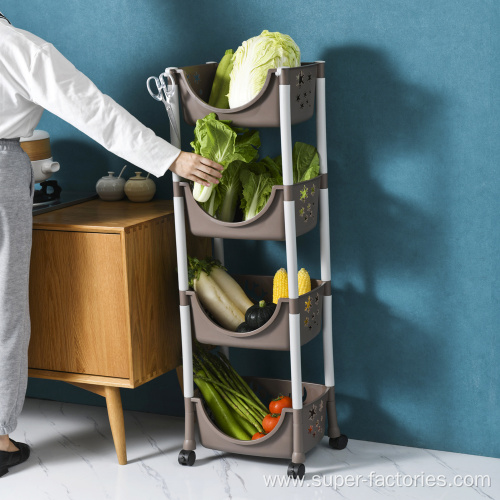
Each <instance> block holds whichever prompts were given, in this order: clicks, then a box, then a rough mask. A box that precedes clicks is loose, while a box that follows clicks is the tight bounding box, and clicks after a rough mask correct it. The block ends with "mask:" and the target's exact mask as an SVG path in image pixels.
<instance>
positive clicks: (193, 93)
mask: <svg viewBox="0 0 500 500" xmlns="http://www.w3.org/2000/svg"><path fill="white" fill-rule="evenodd" d="M217 66H218V64H217V63H207V64H199V65H197V66H186V67H184V68H179V69H176V70H172V71H174V72H175V73H176V76H177V83H178V85H179V89H180V97H181V103H182V108H183V111H184V119H185V120H186V122H187V123H188V124H189V125H194V124H195V123H196V120H198V119H200V118H204V117H205V116H207V115H208V114H209V113H216V114H217V116H218V118H219V119H220V120H231V121H232V122H233V125H237V126H240V127H279V126H280V111H279V88H278V87H279V81H278V78H277V77H276V76H275V73H276V69H270V70H268V72H267V77H266V81H265V83H264V86H263V87H262V89H261V91H260V92H259V93H258V94H257V95H256V96H255V97H254V98H253V99H252V100H251V101H250V102H248V103H247V104H245V105H243V106H239V107H237V108H232V109H220V108H214V107H213V106H210V105H209V104H208V100H209V97H210V92H211V90H212V83H213V81H214V76H215V72H216V70H217ZM282 71H286V72H287V80H288V82H289V83H290V112H291V122H292V125H295V124H297V123H302V122H304V121H306V120H309V119H310V118H311V117H312V116H313V113H314V106H315V104H314V103H315V97H316V79H317V77H318V76H319V74H320V73H321V72H322V71H324V70H323V66H322V63H302V65H301V66H298V67H295V68H286V69H283V70H282Z"/></svg>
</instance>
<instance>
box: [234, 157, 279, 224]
mask: <svg viewBox="0 0 500 500" xmlns="http://www.w3.org/2000/svg"><path fill="white" fill-rule="evenodd" d="M240 180H241V183H242V185H243V193H242V197H241V205H240V206H241V208H242V209H243V220H249V219H252V218H253V217H255V216H256V215H257V214H258V213H259V212H260V211H261V210H262V209H263V208H264V207H265V206H266V204H267V202H268V200H269V197H270V196H271V192H272V189H273V186H274V185H275V184H282V183H283V179H282V177H281V174H280V172H279V169H278V167H277V165H276V164H275V162H274V161H273V160H272V159H271V158H269V157H266V158H264V159H263V160H262V161H260V162H258V163H249V164H248V165H245V166H244V167H243V168H242V169H241V172H240Z"/></svg>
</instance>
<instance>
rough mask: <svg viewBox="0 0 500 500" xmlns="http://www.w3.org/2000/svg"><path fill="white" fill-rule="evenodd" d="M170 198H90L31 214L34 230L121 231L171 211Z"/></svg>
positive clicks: (168, 213)
mask: <svg viewBox="0 0 500 500" xmlns="http://www.w3.org/2000/svg"><path fill="white" fill-rule="evenodd" d="M173 212H174V204H173V201H172V200H153V201H149V202H147V203H133V202H131V201H128V200H124V201H102V200H91V201H87V202H84V203H80V204H78V205H73V206H71V207H66V208H61V209H60V210H54V211H52V212H47V213H44V214H40V215H36V216H34V217H33V229H44V230H51V231H84V232H98V233H122V232H124V231H125V230H126V229H127V228H130V227H133V226H136V225H139V224H143V223H145V222H149V221H151V220H152V219H156V218H161V217H165V216H166V215H170V214H173Z"/></svg>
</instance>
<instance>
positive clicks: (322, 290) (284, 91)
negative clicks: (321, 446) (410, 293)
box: [165, 61, 347, 478]
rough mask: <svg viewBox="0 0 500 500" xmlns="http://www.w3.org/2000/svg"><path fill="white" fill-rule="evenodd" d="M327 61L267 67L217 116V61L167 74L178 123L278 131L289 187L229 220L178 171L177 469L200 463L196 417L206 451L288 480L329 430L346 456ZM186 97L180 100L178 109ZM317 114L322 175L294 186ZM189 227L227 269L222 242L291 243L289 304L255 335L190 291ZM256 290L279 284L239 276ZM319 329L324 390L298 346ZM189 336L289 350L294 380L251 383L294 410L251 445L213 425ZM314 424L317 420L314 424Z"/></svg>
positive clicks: (280, 304)
mask: <svg viewBox="0 0 500 500" xmlns="http://www.w3.org/2000/svg"><path fill="white" fill-rule="evenodd" d="M324 67H325V64H324V62H322V61H319V62H315V63H305V64H302V65H301V66H299V67H296V68H277V69H273V70H269V71H268V73H267V78H266V82H265V84H264V87H263V88H262V90H261V91H260V92H259V94H258V95H257V96H256V97H255V98H254V99H253V100H252V101H251V102H249V103H247V104H246V105H244V106H241V107H239V108H234V109H217V108H214V107H212V106H209V105H208V104H207V102H208V98H209V94H210V90H211V87H212V82H213V78H214V75H215V71H216V69H217V64H216V63H206V64H201V65H197V66H189V67H185V68H167V69H166V70H165V72H166V73H167V74H168V75H169V76H170V78H169V81H170V85H169V90H170V91H173V98H171V99H170V101H169V102H170V104H171V106H172V109H173V116H174V118H175V120H177V123H179V115H180V107H182V109H183V116H184V119H185V121H186V122H187V123H188V124H190V125H194V124H195V123H196V120H198V119H200V118H204V117H205V116H206V115H207V114H209V113H212V112H215V113H216V114H217V116H218V117H219V119H225V120H231V121H232V123H233V124H234V125H237V126H242V127H279V128H280V137H281V155H282V166H283V185H282V186H275V187H274V188H273V192H272V195H271V197H270V200H269V201H268V204H267V205H266V207H265V208H264V209H263V210H262V211H261V212H260V213H259V214H258V215H257V216H256V217H255V218H254V219H251V220H249V221H245V222H237V223H227V222H222V221H219V220H217V219H215V218H213V217H210V216H209V215H208V214H206V213H205V212H204V211H203V210H202V209H201V208H200V207H199V206H198V204H197V203H196V202H195V200H194V199H193V196H192V194H191V190H190V186H189V184H188V183H186V182H181V179H180V178H179V177H178V176H177V175H176V174H173V192H174V210H175V232H176V246H177V265H178V276H179V296H180V317H181V335H182V355H183V366H184V370H183V377H184V379H183V382H184V401H185V436H184V442H183V448H182V450H181V452H180V453H179V463H180V464H182V465H193V464H194V462H195V460H196V454H195V451H194V450H195V449H196V439H195V431H194V429H195V415H196V416H197V421H198V425H199V428H200V436H201V443H202V444H203V445H204V446H205V447H208V448H212V449H217V450H221V451H227V452H231V453H239V454H244V455H253V456H262V457H276V458H286V459H289V460H290V462H289V465H288V475H289V476H291V477H300V478H302V477H303V476H304V474H305V459H306V457H305V454H306V453H307V452H308V451H309V450H311V449H312V448H313V447H314V446H316V445H317V444H318V443H319V442H320V441H321V439H322V437H323V436H324V433H325V429H326V426H327V424H328V436H329V438H330V440H329V445H330V446H331V447H332V448H335V449H343V448H345V446H346V445H347V437H346V436H345V435H343V434H341V433H340V429H339V427H338V424H337V415H336V408H335V379H334V362H333V342H332V292H331V270H330V227H329V203H328V178H327V147H326V114H325V71H324ZM179 96H180V102H179ZM314 112H316V135H317V149H318V152H319V158H320V175H319V176H318V177H317V178H315V179H311V180H310V181H307V182H306V183H301V184H296V185H294V184H293V174H292V125H294V124H296V123H300V122H304V121H307V120H310V119H311V118H312V117H313V115H314ZM175 130H176V129H175V127H173V126H172V124H171V129H170V136H171V137H172V138H173V140H172V142H173V143H174V145H176V146H178V147H179V148H180V137H179V136H178V134H176V133H175ZM318 219H319V225H320V254H321V255H320V257H321V276H320V279H316V280H312V290H311V292H309V293H308V294H304V295H301V296H299V294H298V282H297V242H296V238H297V236H299V235H301V234H304V233H307V232H308V231H310V230H311V229H313V228H314V227H315V226H316V224H317V223H318ZM186 224H187V225H188V227H189V229H190V230H191V232H192V233H193V234H194V235H199V236H209V237H213V238H214V248H215V257H216V258H218V259H219V260H220V261H221V262H224V245H223V241H224V238H230V239H246V240H255V239H259V240H284V241H285V245H286V259H287V271H288V277H289V278H288V279H289V281H288V296H289V298H288V299H280V300H279V302H278V304H277V307H276V310H275V313H274V315H273V317H272V318H271V319H270V320H269V321H268V322H267V323H266V324H265V325H263V326H262V327H261V328H259V329H258V330H255V331H253V332H248V333H235V332H230V331H227V330H225V329H223V328H221V327H220V326H219V325H217V324H215V323H214V322H213V321H212V320H211V319H210V317H209V316H208V315H207V314H206V313H205V311H204V310H203V307H202V306H201V304H200V303H199V301H198V298H197V296H196V292H193V291H191V290H189V288H188V270H187V269H188V268H187V253H186ZM236 279H237V280H238V281H239V282H240V284H242V286H243V287H244V288H245V287H246V288H247V289H249V290H256V289H259V290H260V293H262V294H263V295H264V296H265V295H266V294H267V295H268V296H269V294H270V293H271V292H272V277H269V276H238V277H236ZM321 330H322V334H323V358H324V375H325V383H324V385H318V384H311V383H307V382H303V381H302V370H301V346H302V345H303V344H305V343H307V342H309V341H310V340H312V339H313V338H314V337H316V336H317V335H318V334H319V333H320V331H321ZM192 336H194V337H195V338H196V339H198V341H200V342H202V343H207V344H211V345H219V346H223V347H221V348H222V349H224V350H226V352H227V348H228V346H231V347H239V348H253V349H255V348H260V349H269V350H285V351H289V352H290V367H291V380H289V381H284V380H272V379H264V378H255V379H252V383H254V384H255V386H256V387H258V388H259V390H267V391H268V392H269V393H270V394H277V393H280V392H281V393H282V394H289V395H291V397H292V403H293V408H290V409H286V410H285V411H284V412H283V413H282V415H281V418H280V421H279V423H278V425H277V426H276V428H275V429H274V430H273V431H272V432H271V433H269V434H268V435H267V436H265V437H264V438H261V439H257V440H254V441H239V440H237V439H233V438H231V437H229V436H227V435H226V434H224V433H223V432H221V431H220V430H219V429H218V428H217V427H216V426H215V425H214V423H213V422H212V420H211V419H210V418H209V416H208V414H207V412H206V409H205V407H204V404H203V402H202V400H201V399H200V398H199V397H197V395H196V394H195V391H194V385H193V364H192ZM315 417H316V418H315Z"/></svg>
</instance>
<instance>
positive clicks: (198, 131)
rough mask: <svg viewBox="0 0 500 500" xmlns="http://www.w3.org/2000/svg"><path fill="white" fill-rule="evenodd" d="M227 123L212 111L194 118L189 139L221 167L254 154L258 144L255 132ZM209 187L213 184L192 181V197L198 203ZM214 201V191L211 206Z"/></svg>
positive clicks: (204, 198) (209, 192)
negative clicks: (192, 139) (192, 130)
mask: <svg viewBox="0 0 500 500" xmlns="http://www.w3.org/2000/svg"><path fill="white" fill-rule="evenodd" d="M230 123H231V121H230V120H218V119H217V115H216V114H215V113H210V114H208V115H207V116H205V118H201V119H199V120H197V122H196V127H195V129H194V137H195V139H194V141H193V142H191V147H192V148H193V150H194V152H195V153H196V154H199V155H201V156H204V157H205V158H208V159H210V160H213V161H215V162H217V163H219V164H220V165H222V166H223V167H226V166H227V165H229V164H230V163H231V162H233V161H235V160H241V161H243V162H249V161H252V160H253V159H254V158H255V157H256V156H257V154H258V151H257V149H256V148H257V147H259V146H260V138H259V132H258V131H257V130H253V131H250V130H248V129H242V128H237V129H233V128H232V127H231V126H230ZM223 175H224V174H223ZM213 190H214V185H213V184H212V185H211V186H210V187H207V186H203V185H202V184H199V183H197V182H195V183H194V188H193V197H194V199H195V200H196V201H198V202H200V203H204V202H207V201H208V200H209V199H210V197H211V195H212V191H213ZM216 204H217V203H216V198H215V195H214V198H213V200H212V202H211V206H212V207H215V206H216ZM214 213H215V210H214Z"/></svg>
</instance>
